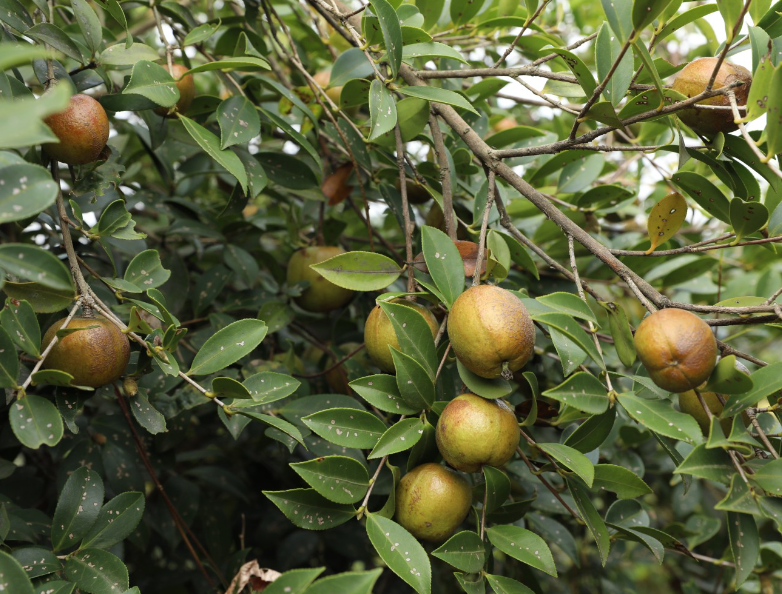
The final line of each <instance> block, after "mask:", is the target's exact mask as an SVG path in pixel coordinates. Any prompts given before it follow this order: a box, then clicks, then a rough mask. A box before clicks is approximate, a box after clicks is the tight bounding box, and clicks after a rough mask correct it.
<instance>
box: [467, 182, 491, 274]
mask: <svg viewBox="0 0 782 594" xmlns="http://www.w3.org/2000/svg"><path fill="white" fill-rule="evenodd" d="M486 178H487V179H486V182H487V197H486V206H484V207H483V221H481V235H480V237H479V239H478V258H477V260H476V261H475V272H473V274H472V286H473V287H475V286H477V285H479V284H481V273H482V272H483V270H482V269H483V255H484V253H485V252H486V230H487V229H488V227H489V214H490V213H491V207H492V206H493V205H494V195H495V194H496V193H497V185H496V183H495V179H494V171H492V170H491V169H490V170H489V171H488V173H487V175H486Z"/></svg>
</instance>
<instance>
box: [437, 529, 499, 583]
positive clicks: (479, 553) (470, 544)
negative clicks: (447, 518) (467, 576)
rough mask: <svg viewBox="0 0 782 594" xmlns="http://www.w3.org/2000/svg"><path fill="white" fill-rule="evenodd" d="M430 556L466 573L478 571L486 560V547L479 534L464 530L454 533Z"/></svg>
mask: <svg viewBox="0 0 782 594" xmlns="http://www.w3.org/2000/svg"><path fill="white" fill-rule="evenodd" d="M432 556H433V557H437V558H438V559H442V560H443V561H445V562H446V563H448V564H449V565H451V566H453V567H455V568H456V569H459V570H461V571H465V572H467V573H478V572H479V571H480V570H481V569H483V564H484V563H485V562H486V547H485V545H484V544H483V540H481V538H480V536H478V535H477V534H476V533H475V532H470V531H469V530H465V531H463V532H459V533H457V534H454V535H453V536H452V537H451V538H449V539H448V540H447V541H445V542H444V543H443V544H442V545H440V546H439V547H438V548H437V549H435V550H434V551H432Z"/></svg>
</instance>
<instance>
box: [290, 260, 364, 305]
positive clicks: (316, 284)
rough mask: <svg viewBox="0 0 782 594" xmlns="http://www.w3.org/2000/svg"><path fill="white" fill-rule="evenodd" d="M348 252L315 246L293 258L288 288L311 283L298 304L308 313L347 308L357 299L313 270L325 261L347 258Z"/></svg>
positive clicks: (297, 301)
mask: <svg viewBox="0 0 782 594" xmlns="http://www.w3.org/2000/svg"><path fill="white" fill-rule="evenodd" d="M344 253H345V250H343V249H342V248H340V247H334V246H313V247H307V248H304V249H301V250H299V251H297V252H295V253H294V254H293V256H291V259H290V262H288V285H293V284H295V283H298V282H300V281H309V283H310V286H309V287H307V288H306V289H304V291H302V294H301V295H299V296H298V297H294V301H295V302H296V303H297V304H298V306H299V307H300V308H302V309H304V310H306V311H311V312H325V311H331V310H334V309H337V308H338V307H342V306H343V305H346V304H347V303H348V302H349V301H350V300H351V299H353V291H351V290H350V289H343V288H342V287H338V286H337V285H335V284H334V283H332V282H330V281H328V280H326V279H325V278H324V277H322V276H321V275H320V273H318V272H317V271H315V270H313V269H312V268H310V265H312V264H320V263H321V262H323V261H324V260H328V259H329V258H333V257H334V256H338V255H339V254H344Z"/></svg>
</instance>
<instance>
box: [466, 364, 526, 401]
mask: <svg viewBox="0 0 782 594" xmlns="http://www.w3.org/2000/svg"><path fill="white" fill-rule="evenodd" d="M456 369H457V370H458V371H459V378H460V379H461V380H462V381H463V382H464V385H465V386H467V388H468V389H469V390H470V391H471V392H474V393H475V394H477V395H478V396H482V397H483V398H489V399H491V400H495V399H497V398H507V397H508V396H510V395H511V394H512V393H513V386H512V385H511V383H510V382H509V381H508V380H506V379H503V378H501V377H498V378H496V379H487V378H485V377H481V376H479V375H476V374H474V373H473V372H472V371H470V370H469V369H467V368H466V367H465V366H464V364H463V363H462V362H461V361H459V360H458V359H457V360H456Z"/></svg>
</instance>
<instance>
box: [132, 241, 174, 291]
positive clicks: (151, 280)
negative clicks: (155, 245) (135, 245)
mask: <svg viewBox="0 0 782 594" xmlns="http://www.w3.org/2000/svg"><path fill="white" fill-rule="evenodd" d="M170 277H171V271H170V270H166V269H165V268H163V264H162V263H161V262H160V254H159V253H158V251H157V250H144V251H143V252H141V253H139V254H137V255H136V256H135V257H134V258H133V259H132V260H131V261H130V264H128V267H127V268H126V269H125V279H124V280H126V281H127V282H129V283H133V284H134V285H136V286H137V287H139V288H141V289H142V290H144V291H146V290H147V289H154V288H155V287H159V286H160V285H163V284H165V283H166V281H167V280H168V279H169V278H170Z"/></svg>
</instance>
